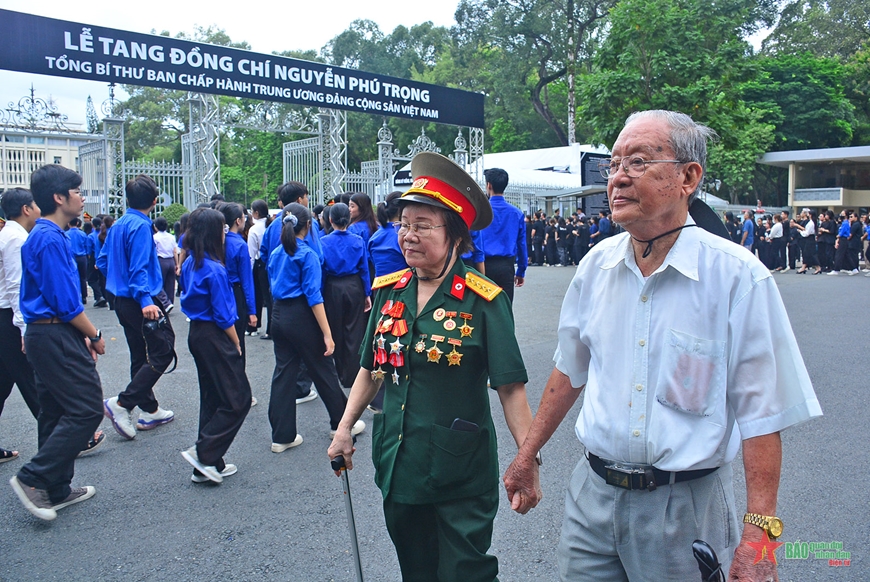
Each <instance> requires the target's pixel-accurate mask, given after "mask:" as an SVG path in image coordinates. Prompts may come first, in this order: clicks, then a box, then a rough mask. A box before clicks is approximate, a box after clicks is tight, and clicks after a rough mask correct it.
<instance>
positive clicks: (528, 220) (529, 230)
mask: <svg viewBox="0 0 870 582" xmlns="http://www.w3.org/2000/svg"><path fill="white" fill-rule="evenodd" d="M524 216H525V218H524V219H523V220H524V221H525V225H526V251H527V252H528V253H529V264H530V265H533V264H535V253H534V249H533V248H532V230H533V229H534V226H533V223H532V219H531V218H530V217H529V215H528V214H525V215H524Z"/></svg>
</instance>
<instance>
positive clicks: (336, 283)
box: [323, 275, 368, 388]
mask: <svg viewBox="0 0 870 582" xmlns="http://www.w3.org/2000/svg"><path fill="white" fill-rule="evenodd" d="M365 302H366V292H365V288H363V283H362V279H360V278H359V276H358V275H348V276H346V277H334V276H331V275H327V276H326V283H325V284H324V286H323V307H324V309H326V319H327V320H328V321H329V329H330V330H331V331H332V339H333V341H335V353H334V354H333V356H332V357H333V359H334V360H335V369H336V371H337V372H338V379H339V381H341V385H342V386H344V387H345V388H350V387H351V386H353V381H354V380H355V379H356V375H357V374H358V373H359V368H360V366H359V347H360V345H362V340H363V335H364V334H365V332H366V323H367V321H368V317H367V314H366V312H365V311H364V310H365Z"/></svg>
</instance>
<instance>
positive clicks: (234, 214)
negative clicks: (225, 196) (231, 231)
mask: <svg viewBox="0 0 870 582" xmlns="http://www.w3.org/2000/svg"><path fill="white" fill-rule="evenodd" d="M215 210H217V211H218V212H220V213H221V214H223V215H224V221H225V222H226V223H227V226H229V227H232V226H233V225H234V224H235V223H236V221H237V220H238V219H240V218H244V216H245V209H244V208H243V207H242V205H241V204H236V203H235V202H223V203H220V204H218V206H217V208H215Z"/></svg>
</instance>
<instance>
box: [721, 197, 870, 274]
mask: <svg viewBox="0 0 870 582" xmlns="http://www.w3.org/2000/svg"><path fill="white" fill-rule="evenodd" d="M725 225H726V227H727V228H728V232H729V234H730V236H731V240H733V241H734V242H736V243H737V244H740V245H742V246H744V247H746V248H747V249H749V250H750V251H751V252H752V253H753V254H755V255H756V256H757V257H758V259H759V260H760V261H761V262H762V263H763V264H764V266H766V267H767V268H768V269H770V270H771V271H772V272H785V271H790V270H794V271H795V272H796V273H799V274H803V273H812V274H813V275H820V274H822V273H826V274H828V275H839V274H841V273H845V274H848V275H857V274H858V273H859V272H861V271H863V272H864V273H865V274H866V276H870V269H868V268H864V269H860V270H859V268H860V266H861V262H865V264H866V256H867V247H868V244H870V243H868V236H870V217H868V215H867V214H863V213H862V214H860V215H859V213H858V212H857V211H855V210H852V209H844V210H841V211H840V212H839V213H835V212H834V211H832V210H823V211H821V212H820V211H818V210H816V209H809V208H804V209H802V210H801V211H800V213H798V214H797V215H796V216H794V217H792V216H791V213H790V211H788V210H783V211H782V212H778V213H776V214H766V213H763V212H758V211H750V210H745V211H744V212H743V216H742V221H738V220H737V219H736V218H735V216H734V214H733V213H732V212H730V211H728V212H726V213H725ZM798 263H800V265H801V266H800V269H798V268H797V264H798ZM868 266H870V265H868ZM810 269H812V270H810Z"/></svg>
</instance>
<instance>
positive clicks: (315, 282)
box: [268, 239, 323, 307]
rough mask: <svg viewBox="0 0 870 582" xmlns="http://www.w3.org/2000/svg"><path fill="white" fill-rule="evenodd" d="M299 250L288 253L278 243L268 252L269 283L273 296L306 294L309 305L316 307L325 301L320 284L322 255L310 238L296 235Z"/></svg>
mask: <svg viewBox="0 0 870 582" xmlns="http://www.w3.org/2000/svg"><path fill="white" fill-rule="evenodd" d="M296 245H297V246H296V253H295V254H294V255H293V256H290V255H288V254H287V252H286V251H285V250H284V247H283V246H281V245H278V247H277V248H275V249H274V250H273V251H272V254H271V255H269V268H268V272H269V286H270V287H271V289H272V299H273V300H275V301H278V300H280V299H293V298H294V297H301V296H302V295H304V296H305V297H306V298H307V299H308V305H309V306H310V307H314V306H315V305H318V304H320V303H323V294H322V293H321V292H320V286H321V284H322V281H323V275H322V273H321V270H320V259H319V258H318V256H317V253H315V252H314V251H313V250H312V249H311V247H310V246H308V242H307V241H305V240H299V239H296Z"/></svg>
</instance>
